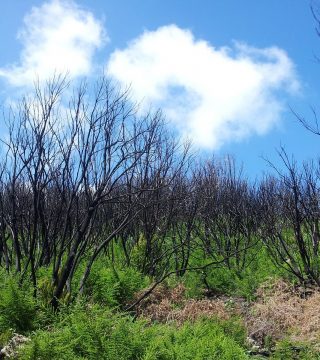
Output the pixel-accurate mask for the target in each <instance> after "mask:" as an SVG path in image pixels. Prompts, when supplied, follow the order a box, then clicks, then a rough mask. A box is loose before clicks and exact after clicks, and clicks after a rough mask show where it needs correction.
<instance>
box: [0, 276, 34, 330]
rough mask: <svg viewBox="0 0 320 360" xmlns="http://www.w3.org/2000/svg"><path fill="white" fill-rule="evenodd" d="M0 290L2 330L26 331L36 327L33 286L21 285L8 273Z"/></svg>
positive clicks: (0, 322) (0, 324)
mask: <svg viewBox="0 0 320 360" xmlns="http://www.w3.org/2000/svg"><path fill="white" fill-rule="evenodd" d="M0 290H1V291H0V331H5V330H8V329H13V330H14V331H16V332H19V333H26V332H28V331H30V330H32V329H34V327H35V324H36V320H37V303H36V301H35V299H34V298H33V296H32V286H31V285H30V284H25V285H24V286H19V285H18V281H17V280H16V279H15V278H13V277H11V276H9V275H7V279H6V280H5V281H4V282H3V283H2V286H1V289H0Z"/></svg>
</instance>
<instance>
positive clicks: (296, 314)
mask: <svg viewBox="0 0 320 360" xmlns="http://www.w3.org/2000/svg"><path fill="white" fill-rule="evenodd" d="M257 295H258V299H257V301H256V302H255V303H254V304H253V305H252V307H251V309H250V312H249V313H248V314H247V316H246V324H247V328H248V333H249V335H250V337H251V338H252V339H254V340H255V341H256V342H257V343H259V344H261V345H263V343H264V340H265V338H266V337H269V338H271V339H273V340H274V341H277V340H280V339H282V338H284V337H286V336H289V337H290V338H291V339H292V340H295V341H308V342H316V341H319V339H320V293H319V291H313V292H312V293H311V294H310V296H308V297H306V298H305V297H303V292H302V289H301V288H298V289H297V288H294V287H293V286H291V285H289V284H288V283H286V282H284V281H282V280H278V281H277V282H274V283H273V284H270V283H269V284H265V285H264V286H262V287H261V288H260V289H259V290H258V292H257Z"/></svg>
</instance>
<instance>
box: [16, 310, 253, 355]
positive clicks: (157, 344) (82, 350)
mask: <svg viewBox="0 0 320 360" xmlns="http://www.w3.org/2000/svg"><path fill="white" fill-rule="evenodd" d="M31 339H32V340H31V342H30V343H29V344H28V345H26V346H25V347H24V348H23V349H22V350H21V351H20V355H19V359H25V360H40V359H41V360H49V359H50V360H55V359H57V360H58V359H59V360H60V359H61V360H63V359H65V360H72V359H88V360H89V359H117V360H126V359H132V360H133V359H137V360H138V359H141V360H167V359H168V360H171V359H172V360H180V359H181V360H187V359H190V360H191V359H192V360H193V359H198V360H202V359H203V360H205V359H212V360H213V359H217V360H219V359H221V360H224V359H247V358H248V357H247V355H246V353H245V348H244V339H245V331H244V329H243V328H242V327H241V326H240V325H239V324H238V325H236V326H235V324H234V323H230V322H221V321H218V320H199V321H198V322H196V323H194V324H191V323H185V324H184V325H183V326H181V327H177V326H175V325H174V324H170V325H163V324H151V325H150V324H147V323H146V322H145V321H143V320H136V321H134V320H133V318H131V317H129V316H124V315H121V314H116V313H114V312H111V311H110V310H109V309H107V308H106V307H103V306H98V305H96V304H95V305H93V304H90V305H88V304H80V303H78V304H77V305H75V306H73V307H72V309H69V310H68V311H67V312H66V313H64V314H63V316H62V315H60V316H59V320H58V321H56V322H55V324H54V325H53V326H52V327H50V328H49V329H44V330H37V331H35V332H33V333H32V336H31Z"/></svg>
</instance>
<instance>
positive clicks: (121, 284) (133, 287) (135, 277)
mask: <svg viewBox="0 0 320 360" xmlns="http://www.w3.org/2000/svg"><path fill="white" fill-rule="evenodd" d="M149 283H150V280H149V279H148V277H146V276H144V275H142V274H141V273H140V272H139V271H137V270H135V269H134V268H131V267H125V268H123V269H119V270H118V269H117V270H116V269H115V268H112V267H111V268H108V267H105V266H104V265H103V264H102V263H101V262H100V263H99V262H98V263H97V264H95V266H94V267H93V268H92V271H91V274H90V276H89V279H88V281H87V284H86V290H85V292H86V294H87V295H89V296H90V297H92V299H93V300H94V301H96V302H98V303H100V304H105V305H107V306H109V307H117V306H120V307H121V306H124V305H125V304H127V303H128V302H129V301H130V300H131V299H132V298H133V296H134V294H135V293H136V292H137V291H139V290H141V289H143V288H145V287H146V286H148V285H149Z"/></svg>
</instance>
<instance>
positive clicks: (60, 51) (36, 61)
mask: <svg viewBox="0 0 320 360" xmlns="http://www.w3.org/2000/svg"><path fill="white" fill-rule="evenodd" d="M18 39H19V40H21V42H22V45H23V49H22V52H21V55H20V62H19V64H13V65H10V66H8V67H6V68H0V77H1V76H2V77H4V78H6V79H7V80H8V81H9V83H10V84H11V85H15V86H28V85H32V84H33V82H34V80H35V79H36V78H39V79H40V80H46V79H48V78H51V77H52V76H53V75H54V73H66V72H68V74H69V76H70V78H75V77H77V76H82V75H88V74H90V72H91V71H92V68H93V63H92V58H93V55H94V52H95V50H96V49H97V48H99V47H101V46H102V45H103V44H104V42H105V41H106V40H107V37H106V35H105V33H104V29H103V26H102V24H101V23H100V22H99V21H98V20H97V19H95V18H94V16H93V14H92V13H90V12H88V11H85V10H83V9H81V8H79V6H78V5H76V4H75V3H74V2H73V1H71V0H70V1H68V0H52V1H49V2H45V3H44V4H43V5H41V6H40V7H33V8H32V9H31V11H30V12H29V13H28V14H27V15H26V16H25V17H24V27H23V29H22V30H21V31H20V32H19V34H18Z"/></svg>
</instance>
